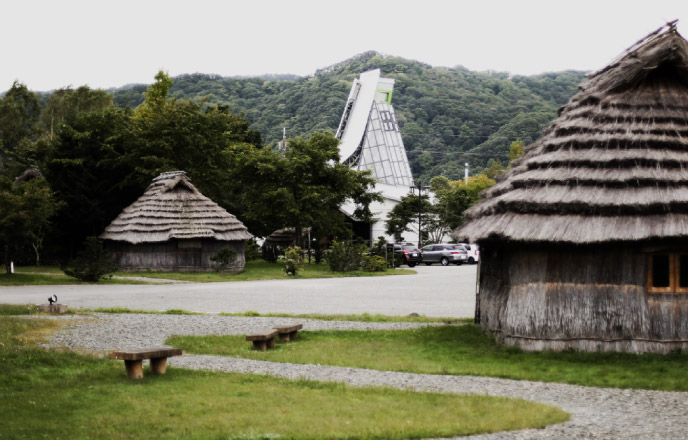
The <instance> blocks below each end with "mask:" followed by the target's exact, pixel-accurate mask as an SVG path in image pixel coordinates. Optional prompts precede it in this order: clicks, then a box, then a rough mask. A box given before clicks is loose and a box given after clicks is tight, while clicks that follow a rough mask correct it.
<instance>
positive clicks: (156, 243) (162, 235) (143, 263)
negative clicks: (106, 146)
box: [100, 171, 252, 271]
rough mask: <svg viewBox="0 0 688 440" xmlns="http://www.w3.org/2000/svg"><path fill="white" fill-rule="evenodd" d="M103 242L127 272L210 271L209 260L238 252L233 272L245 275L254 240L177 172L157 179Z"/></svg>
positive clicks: (105, 233)
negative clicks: (249, 241) (247, 248)
mask: <svg viewBox="0 0 688 440" xmlns="http://www.w3.org/2000/svg"><path fill="white" fill-rule="evenodd" d="M100 238H101V239H103V240H105V246H106V249H108V251H110V252H111V253H112V255H113V257H114V259H115V262H116V264H117V265H118V266H119V267H120V268H121V269H122V270H146V269H150V270H156V271H168V270H169V271H207V270H211V269H212V268H213V264H212V263H213V262H212V261H210V257H212V256H213V255H215V254H216V253H217V252H218V251H219V250H220V249H222V248H229V249H230V250H232V251H234V252H235V253H236V260H235V264H234V265H233V267H232V268H231V269H230V270H236V271H240V270H242V269H243V267H244V264H245V261H246V260H245V256H244V251H245V240H247V239H249V238H252V235H251V234H250V233H249V232H248V230H247V229H246V227H245V226H244V225H243V223H241V222H240V221H239V220H237V218H236V217H234V216H233V215H232V214H230V213H228V212H227V211H225V210H224V209H222V208H221V207H220V206H218V205H217V204H216V203H215V202H213V201H212V200H210V199H209V198H207V197H205V196H204V195H203V194H201V193H200V192H198V190H197V189H196V187H194V186H193V185H192V184H191V181H190V180H189V178H188V177H187V176H186V174H185V173H184V172H183V171H173V172H168V173H162V174H161V175H159V176H158V177H156V178H155V179H153V182H152V183H151V184H150V186H149V187H148V189H146V192H145V193H144V194H143V195H142V196H141V197H139V199H138V200H136V201H135V202H134V203H133V204H131V205H130V206H129V207H127V208H125V209H124V211H123V212H122V213H121V214H120V215H119V216H118V217H117V218H116V219H115V220H113V221H112V223H111V224H110V225H109V226H108V227H107V228H105V232H103V234H101V236H100Z"/></svg>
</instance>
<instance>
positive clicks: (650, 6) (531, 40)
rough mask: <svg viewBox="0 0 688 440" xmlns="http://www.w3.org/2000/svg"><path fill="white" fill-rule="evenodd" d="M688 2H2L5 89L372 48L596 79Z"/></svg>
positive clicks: (102, 83) (220, 70)
mask: <svg viewBox="0 0 688 440" xmlns="http://www.w3.org/2000/svg"><path fill="white" fill-rule="evenodd" d="M674 19H679V20H680V21H679V23H678V29H679V32H682V33H683V35H684V36H687V37H688V0H644V1H639V0H625V1H622V0H594V1H591V0H575V1H571V0H559V1H556V0H542V1H539V0H532V1H528V0H520V1H514V0H504V1H497V0H492V1H491V0H479V1H476V0H472V1H457V0H416V1H408V0H393V1H388V0H347V1H328V0H280V1H272V0H262V1H261V0H241V1H235V0H225V1H220V0H193V1H190V0H189V1H179V0H164V1H160V0H135V1H132V0H117V1H111V0H59V1H55V0H50V1H39V0H7V1H2V3H1V4H0V42H1V43H0V90H7V89H8V88H9V87H10V86H11V85H12V82H13V81H14V80H19V81H20V82H22V83H24V84H26V85H27V86H28V87H29V88H30V89H32V90H39V91H45V90H51V89H55V88H59V87H65V86H69V85H71V86H73V87H78V86H80V85H84V84H87V85H89V86H91V87H99V88H108V87H119V86H122V85H125V84H128V83H150V82H152V81H153V76H154V75H155V73H156V72H157V71H158V70H159V69H164V70H165V71H167V72H168V73H169V74H170V75H172V76H176V75H180V74H183V73H195V72H200V73H214V74H219V75H223V76H233V75H259V74H263V73H293V74H298V75H310V74H313V73H314V72H315V70H316V69H319V68H322V67H326V66H329V65H331V64H334V63H337V62H339V61H343V60H345V59H347V58H350V57H351V56H353V55H356V54H358V53H361V52H365V51H367V50H376V51H378V52H381V53H384V54H388V55H396V56H401V57H404V58H410V59H415V60H418V61H422V62H425V63H428V64H432V65H434V66H457V65H462V66H465V67H467V68H469V69H471V70H497V71H508V72H511V73H514V74H537V73H541V72H548V71H558V70H565V69H576V70H595V69H598V68H600V67H603V66H604V65H605V64H607V63H608V62H609V61H611V60H612V59H613V58H615V57H616V56H617V55H618V54H619V53H621V52H622V51H623V50H624V49H626V48H627V47H628V46H630V45H632V44H633V43H635V42H636V41H637V40H638V39H640V38H642V37H643V36H645V35H646V34H648V33H649V32H651V31H653V30H655V29H657V28H658V27H660V26H661V25H662V24H664V23H665V22H666V21H669V20H674Z"/></svg>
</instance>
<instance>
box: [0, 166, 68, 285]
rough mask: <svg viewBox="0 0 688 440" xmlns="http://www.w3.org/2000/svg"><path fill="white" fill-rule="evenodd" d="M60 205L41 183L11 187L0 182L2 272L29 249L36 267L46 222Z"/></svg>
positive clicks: (6, 181) (6, 180)
mask: <svg viewBox="0 0 688 440" xmlns="http://www.w3.org/2000/svg"><path fill="white" fill-rule="evenodd" d="M59 207H60V203H59V202H57V201H56V200H55V198H54V196H53V193H52V191H51V190H50V188H49V187H48V185H47V183H46V182H45V181H44V180H43V179H38V178H36V179H32V180H29V181H28V182H24V183H20V184H17V185H14V184H12V183H10V181H9V179H1V180H0V249H2V255H3V260H4V264H5V270H6V271H7V273H10V263H11V262H12V261H14V260H15V259H16V257H17V256H18V254H19V253H20V252H21V251H23V250H24V249H25V248H28V247H29V246H31V247H32V248H33V250H34V254H35V257H36V265H38V264H40V249H41V247H42V245H43V238H44V237H45V233H46V231H47V229H48V227H49V225H50V219H51V217H52V216H53V215H54V214H55V212H56V211H57V210H58V209H59Z"/></svg>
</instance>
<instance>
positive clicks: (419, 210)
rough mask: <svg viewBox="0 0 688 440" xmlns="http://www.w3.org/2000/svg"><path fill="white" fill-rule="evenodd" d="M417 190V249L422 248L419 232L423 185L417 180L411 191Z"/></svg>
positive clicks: (420, 232) (421, 234)
mask: <svg viewBox="0 0 688 440" xmlns="http://www.w3.org/2000/svg"><path fill="white" fill-rule="evenodd" d="M416 188H418V249H420V248H421V247H423V231H422V230H421V217H422V215H423V198H422V196H423V184H422V182H421V181H420V180H419V181H418V182H416V183H415V184H414V185H413V186H412V187H411V190H412V191H414V190H415V189H416Z"/></svg>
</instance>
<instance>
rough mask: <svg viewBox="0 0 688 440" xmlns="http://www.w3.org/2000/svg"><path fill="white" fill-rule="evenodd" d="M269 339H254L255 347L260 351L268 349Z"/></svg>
mask: <svg viewBox="0 0 688 440" xmlns="http://www.w3.org/2000/svg"><path fill="white" fill-rule="evenodd" d="M266 342H267V341H253V349H254V350H259V351H265V350H267V349H268V345H267V343H266Z"/></svg>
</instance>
